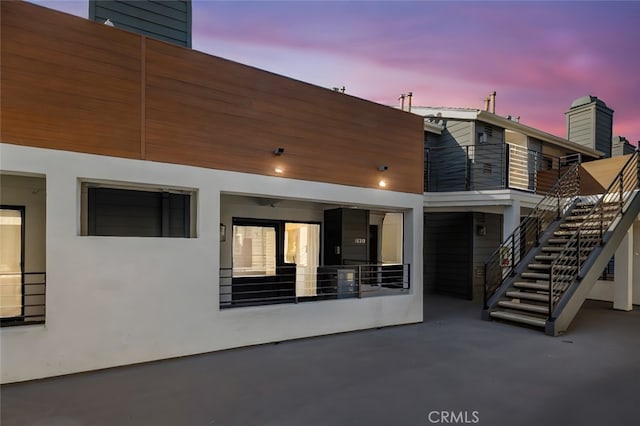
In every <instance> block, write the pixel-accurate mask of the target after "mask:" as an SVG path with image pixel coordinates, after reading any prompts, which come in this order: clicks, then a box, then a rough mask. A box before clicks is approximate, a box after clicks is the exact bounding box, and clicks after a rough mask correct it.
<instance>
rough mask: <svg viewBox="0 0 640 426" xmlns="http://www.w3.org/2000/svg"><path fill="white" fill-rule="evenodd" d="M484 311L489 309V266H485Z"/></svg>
mask: <svg viewBox="0 0 640 426" xmlns="http://www.w3.org/2000/svg"><path fill="white" fill-rule="evenodd" d="M483 297H484V309H485V310H486V309H489V305H487V264H486V263H485V264H484V292H483Z"/></svg>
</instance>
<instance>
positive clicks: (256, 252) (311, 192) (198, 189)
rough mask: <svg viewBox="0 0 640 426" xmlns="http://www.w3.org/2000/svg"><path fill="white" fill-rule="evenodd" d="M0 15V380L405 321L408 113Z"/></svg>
mask: <svg viewBox="0 0 640 426" xmlns="http://www.w3.org/2000/svg"><path fill="white" fill-rule="evenodd" d="M0 7H1V8H2V11H1V12H2V30H1V31H2V34H1V35H2V41H3V42H2V51H1V55H2V56H1V60H2V61H1V62H2V65H1V66H2V69H1V80H0V83H1V86H2V91H1V96H2V98H1V108H2V109H1V120H2V123H1V124H2V126H1V134H0V137H1V141H2V145H0V152H1V155H0V170H1V174H0V179H1V181H0V185H1V194H2V196H1V197H2V199H1V204H2V208H1V213H2V219H1V220H2V221H1V223H0V224H1V225H2V235H3V242H2V243H3V250H2V251H3V259H2V269H3V270H2V284H3V290H2V291H3V293H2V307H1V308H2V311H1V314H2V328H1V329H0V339H1V345H0V347H1V349H0V350H1V351H2V353H1V355H2V356H1V362H2V369H1V370H2V378H1V379H2V382H3V383H8V382H15V381H22V380H29V379H35V378H41V377H48V376H54V375H60V374H67V373H74V372H80V371H87V370H93V369H100V368H106V367H113V366H118V365H125V364H131V363H136V362H145V361H151V360H157V359H163V358H170V357H176V356H184V355H190V354H196V353H203V352H209V351H215V350H221V349H226V348H233V347H238V346H244V345H253V344H260V343H268V342H278V341H282V340H285V339H295V338H302V337H308V336H314V335H321V334H328V333H336V332H344V331H350V330H357V329H365V328H371V327H382V326H387V325H395V324H405V323H413V322H419V321H421V320H422V238H421V236H422V205H423V190H422V171H423V164H422V161H421V159H420V157H421V153H422V148H423V146H422V143H423V142H422V134H423V133H422V132H423V130H422V128H423V124H422V119H421V118H420V117H417V116H415V115H411V114H408V113H405V112H401V111H397V110H395V109H393V108H389V107H385V106H382V105H379V104H375V103H372V102H368V101H364V100H362V99H358V98H354V97H352V96H348V95H345V94H342V93H336V92H333V91H332V90H329V89H324V88H320V87H316V86H312V85H309V84H305V83H302V82H299V81H295V80H291V79H288V78H285V77H282V76H279V75H275V74H272V73H268V72H265V71H262V70H258V69H255V68H252V67H248V66H245V65H241V64H238V63H234V62H231V61H227V60H224V59H221V58H217V57H213V56H210V55H206V54H203V53H200V52H196V51H193V50H190V49H188V48H184V47H179V46H175V45H173V44H168V43H165V42H162V41H158V40H153V39H151V38H147V37H145V36H141V35H138V34H135V33H132V32H129V31H125V30H123V29H120V28H117V26H116V27H115V28H114V27H111V26H108V25H103V24H102V23H97V22H92V21H89V20H84V19H80V18H76V17H72V16H69V15H66V14H63V13H59V12H55V11H52V10H48V9H45V8H42V7H39V6H36V5H33V4H29V3H24V2H2V3H1V5H0ZM389 144H392V145H393V146H395V147H402V149H394V150H389V149H388V146H389ZM382 184H384V185H385V186H384V187H383V186H381V185H382ZM337 217H340V218H345V219H344V220H337V219H336V218H337ZM416 236H417V237H416ZM5 237H6V238H5ZM374 241H375V246H374V243H373V242H374ZM335 255H339V256H338V257H337V258H336V257H335ZM340 255H341V256H340ZM325 259H326V260H330V261H331V262H337V263H338V264H330V263H327V261H325Z"/></svg>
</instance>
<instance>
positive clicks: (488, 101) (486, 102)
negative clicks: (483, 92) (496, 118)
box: [484, 96, 491, 112]
mask: <svg viewBox="0 0 640 426" xmlns="http://www.w3.org/2000/svg"><path fill="white" fill-rule="evenodd" d="M489 103H491V98H490V97H488V96H487V97H486V98H484V110H485V111H487V112H489Z"/></svg>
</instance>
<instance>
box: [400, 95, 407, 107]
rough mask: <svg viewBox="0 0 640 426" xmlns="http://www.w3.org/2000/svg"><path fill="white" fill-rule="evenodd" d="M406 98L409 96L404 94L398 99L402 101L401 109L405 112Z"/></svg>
mask: <svg viewBox="0 0 640 426" xmlns="http://www.w3.org/2000/svg"><path fill="white" fill-rule="evenodd" d="M406 96H407V95H405V94H404V93H403V94H402V95H400V97H399V98H398V100H399V101H400V109H401V110H402V111H404V98H405V97H406Z"/></svg>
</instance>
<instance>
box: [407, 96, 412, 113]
mask: <svg viewBox="0 0 640 426" xmlns="http://www.w3.org/2000/svg"><path fill="white" fill-rule="evenodd" d="M407 97H408V98H409V109H408V111H409V112H411V98H412V97H413V92H409V93H408V94H407Z"/></svg>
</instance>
